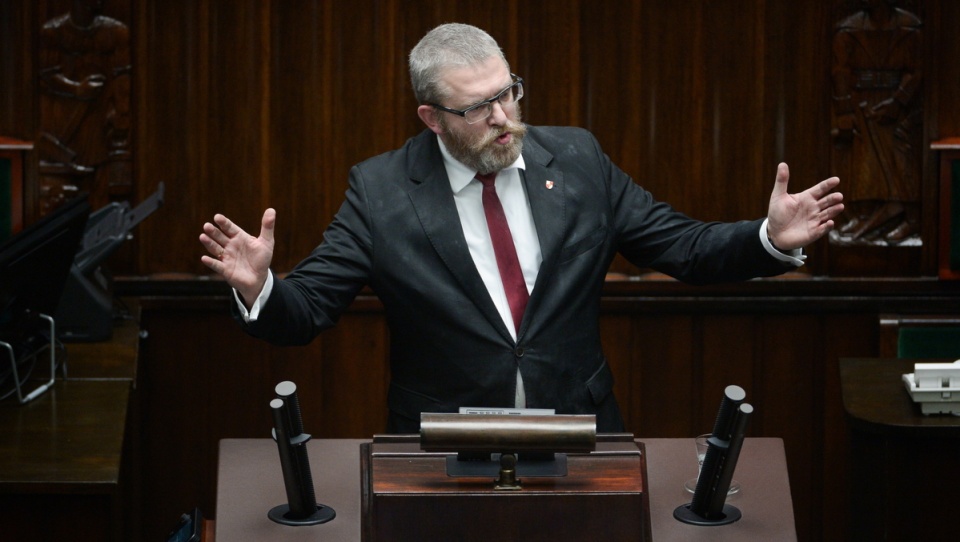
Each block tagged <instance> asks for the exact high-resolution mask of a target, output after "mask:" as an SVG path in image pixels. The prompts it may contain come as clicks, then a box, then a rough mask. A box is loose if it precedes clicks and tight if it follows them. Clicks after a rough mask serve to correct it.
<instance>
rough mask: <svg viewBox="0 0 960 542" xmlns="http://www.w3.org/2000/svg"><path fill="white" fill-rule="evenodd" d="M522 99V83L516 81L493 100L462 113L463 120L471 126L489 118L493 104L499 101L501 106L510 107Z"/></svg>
mask: <svg viewBox="0 0 960 542" xmlns="http://www.w3.org/2000/svg"><path fill="white" fill-rule="evenodd" d="M522 97H523V83H522V82H521V81H517V82H516V83H514V84H512V85H510V86H509V87H507V88H505V89H504V90H503V92H501V93H500V94H499V95H497V96H496V97H495V98H493V99H491V100H490V101H488V102H485V103H483V104H481V105H479V106H477V107H475V108H473V109H469V110H467V111H466V112H465V113H464V119H466V121H467V123H469V124H473V123H475V122H480V121H481V120H483V119H485V118H487V117H489V116H490V114H491V113H492V112H493V102H494V101H499V102H500V104H501V105H504V106H506V105H511V104H513V103H515V102H517V101H519V100H520V98H522Z"/></svg>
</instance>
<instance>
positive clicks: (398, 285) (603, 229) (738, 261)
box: [200, 24, 843, 432]
mask: <svg viewBox="0 0 960 542" xmlns="http://www.w3.org/2000/svg"><path fill="white" fill-rule="evenodd" d="M410 70H411V79H412V82H413V88H414V92H415V93H416V96H417V99H418V101H419V102H420V104H421V105H420V106H419V107H418V109H417V114H418V115H419V116H420V118H421V120H423V122H424V124H426V126H427V128H428V129H427V130H425V131H424V132H423V133H421V134H420V135H418V136H416V137H413V138H412V139H410V140H408V141H407V143H406V144H405V145H404V146H403V147H401V148H400V149H397V150H395V151H392V152H388V153H386V154H383V155H380V156H377V157H374V158H371V159H369V160H367V161H364V162H362V163H360V164H358V165H356V166H354V167H353V168H352V170H351V172H350V186H349V189H348V191H347V195H346V201H345V202H344V204H343V206H342V207H341V208H340V210H339V212H338V213H337V215H336V217H335V218H334V220H333V222H332V223H331V224H330V226H329V227H328V228H327V230H326V232H325V233H324V240H323V242H322V243H321V244H320V246H318V247H317V248H316V249H315V250H314V251H313V252H312V253H311V254H310V255H309V256H308V257H307V258H306V259H305V260H304V261H302V262H301V263H300V264H298V265H297V267H296V268H295V269H294V270H293V271H292V272H291V273H290V274H289V275H288V276H287V277H286V278H285V279H284V280H275V279H274V277H273V275H272V274H271V272H270V270H269V265H270V261H271V258H272V254H273V246H274V226H275V223H276V213H275V212H274V211H273V210H272V209H268V210H267V211H266V212H265V213H264V215H263V220H262V223H261V231H260V235H259V236H258V237H254V236H251V235H249V234H247V233H246V232H245V231H243V230H242V229H241V228H239V227H238V226H237V225H236V224H234V223H233V222H231V221H230V220H229V219H227V218H226V217H224V216H223V215H216V216H215V217H214V220H213V223H206V224H204V226H203V234H201V235H200V242H201V243H202V244H203V245H204V247H205V248H206V249H207V251H208V252H209V253H210V256H206V255H205V256H203V257H202V258H201V259H202V261H203V263H204V264H206V265H207V266H208V267H210V269H212V270H213V271H214V272H216V273H219V274H221V275H222V276H223V277H224V278H225V279H226V280H227V282H228V283H229V284H230V285H231V286H232V287H233V288H234V289H235V291H236V293H237V304H236V312H237V316H238V319H240V320H241V321H242V322H243V325H244V326H245V327H246V329H247V330H248V331H249V332H250V333H251V334H253V335H255V336H258V337H262V338H264V339H267V340H269V341H271V342H274V343H277V344H304V343H307V342H309V341H310V340H312V339H313V338H314V337H315V336H316V335H317V334H318V333H320V332H321V331H322V330H324V329H327V328H329V327H331V326H333V325H334V324H335V323H336V321H337V319H338V318H339V316H340V314H341V313H342V312H343V310H344V309H346V308H347V306H348V305H349V304H350V303H351V301H352V300H353V299H354V297H355V296H356V294H357V292H359V291H360V289H361V288H362V287H363V286H365V285H369V286H370V287H371V288H372V289H373V290H374V292H376V294H377V295H378V296H379V297H380V299H381V301H382V302H383V305H384V308H385V311H386V318H387V321H388V324H389V327H390V330H391V348H390V350H391V377H392V382H391V385H390V392H389V398H388V403H389V408H390V417H389V421H388V430H390V431H394V432H416V431H418V427H419V419H420V413H421V412H455V411H456V410H457V408H458V407H461V406H468V407H528V408H552V409H555V410H556V411H557V413H562V414H596V415H597V428H598V430H599V431H602V432H610V431H621V430H623V421H622V419H621V417H620V411H619V408H618V407H617V403H616V400H615V399H614V397H613V394H612V389H613V375H612V374H611V372H610V369H609V367H608V365H607V362H606V360H605V358H604V355H603V351H602V348H601V345H600V330H599V313H600V294H601V289H602V287H603V283H604V277H605V275H606V272H607V269H608V268H609V266H610V263H611V261H612V259H613V257H614V255H615V254H616V253H620V254H623V255H624V256H625V257H626V258H627V259H628V260H630V261H631V262H633V263H634V264H636V265H638V266H640V267H644V268H653V269H657V270H659V271H662V272H664V273H667V274H669V275H671V276H673V277H676V278H678V279H681V280H684V281H688V282H694V283H705V282H717V281H736V280H745V279H749V278H752V277H757V276H772V275H776V274H779V273H782V272H784V271H786V270H788V269H791V268H793V267H794V266H795V265H800V264H801V263H802V258H803V256H802V255H801V254H800V250H799V249H800V248H801V247H803V246H805V245H807V244H809V243H811V242H813V241H815V240H816V239H819V238H820V237H821V236H823V235H824V234H825V233H827V232H828V231H829V230H830V229H831V228H832V227H833V218H834V217H835V216H837V214H838V213H840V212H841V211H842V209H843V205H842V203H841V202H842V196H841V195H840V194H839V193H837V192H833V189H834V188H835V187H836V186H837V184H838V183H839V180H838V179H837V178H835V177H834V178H830V179H827V180H825V181H823V182H821V183H819V184H817V185H816V186H814V187H812V188H810V189H809V190H806V191H805V192H802V193H800V194H788V193H787V180H788V177H789V173H788V170H787V166H786V164H780V166H779V168H778V170H777V179H776V183H775V185H774V189H773V194H772V196H771V198H770V206H769V211H768V216H767V219H766V220H756V221H749V222H747V221H745V222H738V223H731V224H721V223H703V222H700V221H696V220H693V219H691V218H688V217H687V216H684V215H683V214H681V213H679V212H677V211H675V210H673V209H672V208H671V207H670V206H668V205H666V204H664V203H660V202H657V201H655V200H654V199H653V197H652V196H651V195H650V193H648V192H647V191H646V190H644V189H643V188H641V187H640V186H639V185H637V184H636V183H634V182H633V181H632V180H631V179H630V178H629V177H628V176H627V175H626V174H625V173H624V172H623V171H621V170H620V169H619V168H617V167H616V166H615V165H614V164H613V163H612V162H611V161H610V160H609V159H608V157H607V156H606V155H605V154H604V153H603V151H602V150H601V149H600V146H599V145H598V143H597V141H596V140H595V139H594V137H593V136H592V135H591V134H589V133H588V132H586V131H585V130H581V129H578V128H554V127H551V128H543V127H533V126H527V125H525V124H523V123H522V122H521V120H520V119H521V115H520V107H519V104H518V102H519V100H520V99H521V98H522V97H523V80H522V79H521V78H520V77H518V76H516V75H513V74H511V73H510V69H509V66H508V64H507V61H506V59H505V58H504V56H503V53H502V52H501V51H500V48H499V47H498V46H497V44H496V42H495V41H494V40H493V38H491V37H490V36H489V35H487V34H486V33H485V32H483V31H482V30H480V29H477V28H475V27H472V26H467V25H459V24H448V25H442V26H440V27H437V28H435V29H434V30H432V31H431V32H429V33H428V34H427V35H426V36H425V37H424V38H423V39H422V40H421V41H420V43H419V44H418V45H417V46H416V47H415V48H414V49H413V51H412V52H411V53H410ZM478 174H481V175H478ZM482 174H490V175H482Z"/></svg>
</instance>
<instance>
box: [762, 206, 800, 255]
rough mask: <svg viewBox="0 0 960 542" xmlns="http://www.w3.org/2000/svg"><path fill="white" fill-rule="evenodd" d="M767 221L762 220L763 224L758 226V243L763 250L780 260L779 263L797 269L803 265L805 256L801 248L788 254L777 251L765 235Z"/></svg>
mask: <svg viewBox="0 0 960 542" xmlns="http://www.w3.org/2000/svg"><path fill="white" fill-rule="evenodd" d="M768 220H769V219H767V218H765V219H763V224H761V225H760V242H761V243H763V248H765V249H766V250H767V252H769V253H770V255H771V256H773V257H774V258H776V259H778V260H780V261H781V262H787V263H791V264H793V265H795V266H797V267H800V266H801V265H803V261H804V260H806V259H807V255H806V254H804V253H803V249H802V248H795V249H793V250H791V251H788V252H781V251H779V250H777V248H776V247H775V246H773V243H771V242H770V236H769V235H767V221H768Z"/></svg>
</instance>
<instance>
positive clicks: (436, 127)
mask: <svg viewBox="0 0 960 542" xmlns="http://www.w3.org/2000/svg"><path fill="white" fill-rule="evenodd" d="M439 114H440V112H439V111H437V110H436V108H434V107H432V106H429V105H421V106H420V107H418V108H417V115H418V116H419V117H420V120H422V121H423V123H424V124H426V125H427V128H430V130H432V131H433V133H435V134H437V135H440V134H442V133H443V127H441V126H440V121H439V119H438V118H437V115H439Z"/></svg>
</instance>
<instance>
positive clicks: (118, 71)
mask: <svg viewBox="0 0 960 542" xmlns="http://www.w3.org/2000/svg"><path fill="white" fill-rule="evenodd" d="M101 11H102V0H74V2H73V6H72V7H71V9H70V11H69V12H68V13H65V14H63V15H60V16H58V17H55V18H53V19H51V20H49V21H47V22H46V23H45V24H44V25H43V28H42V29H41V31H40V72H39V79H40V133H39V135H38V138H37V149H38V154H39V159H40V167H39V176H40V214H41V215H44V214H47V213H48V212H50V211H51V210H52V209H54V208H56V207H57V206H59V205H60V203H61V202H63V201H64V200H66V199H69V198H70V197H72V196H73V195H75V194H76V193H79V192H89V193H90V199H91V204H92V205H93V206H94V208H98V207H100V206H102V205H104V204H106V203H107V202H108V201H110V200H127V199H130V196H131V194H132V189H133V182H132V173H131V170H132V167H131V164H132V160H131V150H130V149H131V145H130V136H131V127H130V117H131V115H130V35H129V31H128V29H127V26H126V25H125V24H123V23H122V22H120V21H117V20H116V19H112V18H110V17H106V16H104V15H101Z"/></svg>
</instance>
